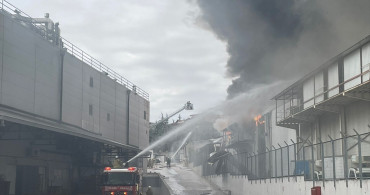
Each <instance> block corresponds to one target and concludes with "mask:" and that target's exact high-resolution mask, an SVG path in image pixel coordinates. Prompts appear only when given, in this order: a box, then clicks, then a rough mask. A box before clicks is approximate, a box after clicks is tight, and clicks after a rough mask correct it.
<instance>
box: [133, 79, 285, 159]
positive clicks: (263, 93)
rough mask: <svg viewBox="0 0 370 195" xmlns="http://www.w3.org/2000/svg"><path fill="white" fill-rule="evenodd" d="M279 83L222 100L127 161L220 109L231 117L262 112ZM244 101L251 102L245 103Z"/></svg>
mask: <svg viewBox="0 0 370 195" xmlns="http://www.w3.org/2000/svg"><path fill="white" fill-rule="evenodd" d="M281 85H282V82H275V83H274V84H270V85H261V86H260V87H256V88H254V89H253V90H250V91H248V93H244V94H242V95H239V96H238V97H235V98H233V99H231V100H228V101H226V102H223V103H222V104H220V105H218V106H216V107H214V108H211V109H208V110H207V111H205V112H203V113H202V114H200V115H198V116H197V117H194V118H192V119H191V120H189V121H187V122H186V123H184V124H183V125H181V126H180V127H178V128H175V129H173V130H172V131H170V132H169V133H167V134H166V135H164V136H162V137H161V138H159V139H158V140H157V141H155V142H153V143H152V144H151V145H149V146H148V147H146V148H145V149H144V150H142V151H141V152H139V153H138V154H137V155H136V156H134V157H133V158H131V159H130V160H128V161H127V163H129V162H131V161H133V160H135V159H136V158H138V157H139V156H141V155H143V154H145V153H146V152H148V151H149V150H151V149H153V148H155V147H157V146H158V145H160V144H162V143H164V142H166V141H168V140H170V139H171V138H173V137H174V136H176V135H178V134H182V133H188V132H190V131H191V130H192V129H193V128H191V127H193V126H194V125H196V124H198V123H199V122H201V121H203V120H206V118H207V116H209V115H211V114H215V113H218V112H219V111H220V110H222V111H224V112H225V114H226V115H230V116H233V117H237V116H245V113H248V114H252V115H253V114H257V113H260V112H262V111H263V110H264V109H266V106H267V105H266V101H268V98H270V97H271V96H272V95H273V94H275V93H277V92H276V91H277V88H278V86H281ZM246 102H247V103H248V102H249V103H250V102H253V103H250V104H246Z"/></svg>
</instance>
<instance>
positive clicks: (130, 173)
mask: <svg viewBox="0 0 370 195" xmlns="http://www.w3.org/2000/svg"><path fill="white" fill-rule="evenodd" d="M102 179H103V181H102V182H103V185H102V194H103V195H139V191H140V189H139V183H140V174H139V171H138V169H137V168H136V167H128V168H124V169H112V168H111V167H105V168H104V172H103V178H102Z"/></svg>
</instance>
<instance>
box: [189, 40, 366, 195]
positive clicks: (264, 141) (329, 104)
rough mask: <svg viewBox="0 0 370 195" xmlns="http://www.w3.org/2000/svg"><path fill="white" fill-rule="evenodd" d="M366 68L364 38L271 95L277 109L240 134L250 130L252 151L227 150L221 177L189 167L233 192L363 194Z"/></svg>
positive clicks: (208, 168) (202, 168)
mask: <svg viewBox="0 0 370 195" xmlns="http://www.w3.org/2000/svg"><path fill="white" fill-rule="evenodd" d="M297 66H298V65H297ZM369 66H370V36H368V37H366V38H364V39H363V40H361V41H360V42H358V43H356V44H355V45H353V46H352V47H350V48H348V49H346V50H345V51H344V52H342V53H340V54H338V55H337V56H335V57H334V58H332V59H330V60H328V61H327V62H326V63H325V64H323V65H321V66H319V67H318V68H317V69H315V70H314V71H313V72H311V73H309V74H307V75H305V76H304V77H303V78H301V79H299V80H298V81H297V82H295V83H293V84H292V85H291V86H289V87H288V88H286V89H284V90H283V91H281V92H280V93H278V94H277V95H275V96H274V97H273V98H272V100H273V101H275V103H276V106H275V108H273V109H272V111H269V112H266V113H264V114H262V115H261V116H260V117H257V118H256V119H255V125H250V127H249V128H248V129H246V130H245V131H249V132H253V134H252V139H248V140H247V139H246V140H245V141H244V142H248V143H249V144H251V145H252V146H250V148H249V150H247V151H243V152H238V153H235V150H234V152H233V150H231V151H232V152H230V153H231V154H230V155H228V156H227V160H226V163H224V164H225V167H226V168H223V169H222V170H221V173H220V172H219V173H217V172H215V171H216V170H215V169H214V165H213V167H212V165H204V164H203V166H194V167H193V168H194V169H195V170H197V171H199V172H201V173H202V174H203V176H205V177H206V178H207V179H208V180H209V181H210V182H212V183H214V184H216V185H218V186H219V187H221V188H224V189H229V190H231V191H232V194H269V193H270V194H302V195H303V194H311V188H313V187H315V188H314V189H313V191H315V190H317V191H319V190H320V192H322V193H323V194H364V193H365V192H366V191H367V190H368V189H369V187H370V180H369V178H370V160H369V159H370V144H369V143H370V138H369V135H370V131H369V130H370V69H369ZM253 122H254V121H253V120H251V122H250V123H251V124H253ZM239 142H240V140H239ZM234 145H235V143H234ZM226 150H228V151H230V149H226ZM198 164H199V163H198ZM319 188H320V189H319ZM233 189H235V190H233Z"/></svg>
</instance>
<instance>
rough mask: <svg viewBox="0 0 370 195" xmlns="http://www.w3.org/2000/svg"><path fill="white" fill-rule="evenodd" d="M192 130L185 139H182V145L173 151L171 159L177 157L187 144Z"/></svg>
mask: <svg viewBox="0 0 370 195" xmlns="http://www.w3.org/2000/svg"><path fill="white" fill-rule="evenodd" d="M191 134H192V132H189V133H188V135H187V136H186V137H185V139H184V140H183V141H182V143H181V145H180V147H179V148H178V149H177V150H176V152H175V153H173V155H172V157H171V159H173V158H175V156H176V154H177V153H178V152H179V151H180V149H181V148H182V147H183V146H184V145H185V143H186V141H188V139H189V137H190V136H191Z"/></svg>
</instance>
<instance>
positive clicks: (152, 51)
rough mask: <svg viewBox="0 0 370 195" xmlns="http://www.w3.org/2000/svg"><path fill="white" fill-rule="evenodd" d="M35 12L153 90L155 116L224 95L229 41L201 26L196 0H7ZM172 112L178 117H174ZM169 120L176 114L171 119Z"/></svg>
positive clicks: (210, 102)
mask: <svg viewBox="0 0 370 195" xmlns="http://www.w3.org/2000/svg"><path fill="white" fill-rule="evenodd" d="M9 2H10V3H12V4H13V5H14V6H16V7H18V8H19V9H21V10H22V11H24V12H25V13H27V14H28V15H30V16H31V17H35V18H41V17H44V13H49V14H50V18H51V19H52V20H53V21H54V22H59V23H60V25H59V26H60V29H61V35H62V37H64V38H65V39H67V40H69V41H70V42H72V43H73V44H75V45H77V46H78V47H80V48H81V49H82V50H84V51H85V52H87V53H89V54H90V55H92V56H93V57H95V58H96V59H98V60H99V61H101V62H102V63H104V64H105V65H107V66H108V67H110V68H111V69H113V70H115V71H116V72H118V73H120V74H121V75H122V76H124V77H125V78H127V79H128V80H130V81H131V82H133V83H134V84H136V85H137V86H139V87H140V88H142V89H143V90H145V91H146V92H148V93H149V95H150V105H151V106H150V107H151V108H150V109H151V110H150V114H151V117H150V121H152V122H153V121H157V120H159V119H160V117H161V113H163V114H164V115H166V113H167V114H170V113H172V112H174V111H175V110H178V109H179V108H180V107H181V106H183V105H184V104H185V103H186V102H187V101H191V102H192V103H193V104H194V108H195V109H194V110H193V111H183V112H182V113H181V116H182V117H183V118H187V117H189V116H190V115H192V114H198V113H201V112H202V111H205V110H206V109H208V108H210V107H213V106H215V105H217V104H219V103H221V102H222V101H223V100H225V99H226V96H227V91H226V89H227V86H228V85H230V83H231V78H229V77H226V76H225V66H226V63H227V60H228V58H229V56H228V53H227V48H226V43H225V42H223V41H221V40H220V39H218V38H217V36H216V35H215V34H214V33H212V31H210V30H207V29H206V28H204V26H202V25H201V24H199V15H200V9H199V7H198V5H197V4H196V2H193V1H174V0H161V1H152V0H141V1H137V0H125V1H117V0H106V1H98V0H53V1H50V0H33V1H31V0H11V1H10V0H9ZM177 116H178V115H176V117H174V119H176V118H177ZM171 121H172V119H171Z"/></svg>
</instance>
